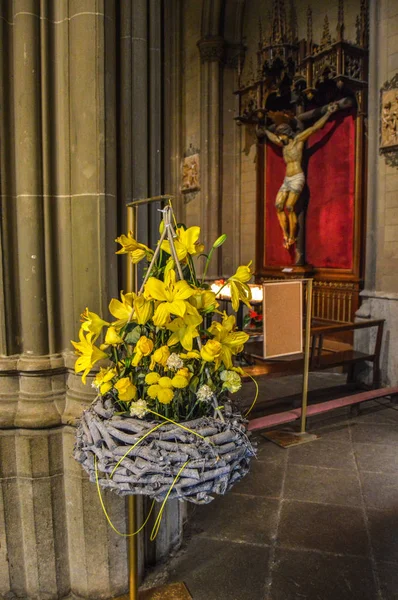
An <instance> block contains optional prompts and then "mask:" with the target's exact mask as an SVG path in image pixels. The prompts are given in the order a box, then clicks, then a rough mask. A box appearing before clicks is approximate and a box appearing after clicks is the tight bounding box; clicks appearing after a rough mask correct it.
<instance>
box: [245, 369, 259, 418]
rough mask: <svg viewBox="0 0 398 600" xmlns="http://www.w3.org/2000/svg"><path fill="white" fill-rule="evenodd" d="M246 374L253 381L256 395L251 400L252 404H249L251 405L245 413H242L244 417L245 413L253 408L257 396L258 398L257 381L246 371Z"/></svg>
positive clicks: (248, 412)
mask: <svg viewBox="0 0 398 600" xmlns="http://www.w3.org/2000/svg"><path fill="white" fill-rule="evenodd" d="M246 375H247V376H248V377H250V379H251V380H252V381H253V383H254V385H255V386H256V395H255V396H254V400H253V402H252V405H251V407H250V408H249V410H248V411H247V413H245V415H244V416H245V417H247V415H248V414H250V413H251V411H252V410H253V408H254V405H255V404H256V402H257V398H258V383H257V381H256V380H255V379H254V377H252V376H251V375H249V374H248V373H246Z"/></svg>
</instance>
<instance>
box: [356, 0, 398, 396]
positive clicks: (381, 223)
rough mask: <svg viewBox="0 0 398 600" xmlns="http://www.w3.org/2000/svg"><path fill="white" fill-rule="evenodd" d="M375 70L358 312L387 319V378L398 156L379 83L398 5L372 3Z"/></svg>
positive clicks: (396, 48) (396, 312) (397, 254)
mask: <svg viewBox="0 0 398 600" xmlns="http://www.w3.org/2000/svg"><path fill="white" fill-rule="evenodd" d="M369 21H370V71H369V119H368V143H369V156H368V207H367V232H366V272H365V289H364V291H363V292H362V293H361V295H362V298H363V304H362V306H361V308H360V309H359V311H358V313H357V316H358V317H362V318H369V317H371V318H374V319H376V318H385V319H386V328H385V333H384V339H383V346H382V363H381V365H382V378H383V383H385V384H387V385H396V384H397V382H398V375H397V374H398V358H397V357H398V340H397V335H396V331H397V327H398V278H397V275H396V273H397V269H398V159H396V161H395V165H394V164H393V163H392V162H391V161H389V160H386V158H385V156H383V155H381V154H380V153H379V132H380V113H381V107H380V88H381V87H382V86H383V85H384V83H385V82H386V81H388V80H391V79H392V78H393V77H394V76H396V75H397V73H398V4H397V3H396V2H395V1H394V0H380V1H376V0H371V2H370V19H369ZM365 331H366V330H364V332H358V335H356V347H357V348H358V349H360V350H363V351H364V352H367V351H368V350H369V349H370V348H371V347H373V345H374V341H375V340H374V335H373V333H366V332H365Z"/></svg>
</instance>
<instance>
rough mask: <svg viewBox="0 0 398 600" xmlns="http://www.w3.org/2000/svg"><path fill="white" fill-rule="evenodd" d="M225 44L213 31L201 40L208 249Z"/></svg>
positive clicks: (217, 183)
mask: <svg viewBox="0 0 398 600" xmlns="http://www.w3.org/2000/svg"><path fill="white" fill-rule="evenodd" d="M215 12H217V10H215ZM224 45H225V44H224V39H223V38H222V37H221V36H219V35H212V34H209V35H205V36H204V37H202V39H201V40H200V41H199V42H198V48H199V52H200V57H201V71H200V85H201V103H200V156H201V168H200V170H201V228H202V241H203V243H204V245H205V248H209V247H210V246H211V244H212V243H213V242H214V240H216V238H217V237H218V236H219V235H220V209H221V170H222V163H221V137H222V125H221V124H222V113H221V108H222V73H223V58H224ZM218 258H219V257H218V255H215V256H214V259H213V261H212V263H211V266H210V269H209V271H208V275H209V276H210V277H211V276H212V275H217V274H218V273H219V265H218V262H219V261H218Z"/></svg>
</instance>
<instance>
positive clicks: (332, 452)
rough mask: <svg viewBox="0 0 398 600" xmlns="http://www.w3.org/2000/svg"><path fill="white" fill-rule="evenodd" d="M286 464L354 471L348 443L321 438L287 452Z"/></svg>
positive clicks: (353, 462)
mask: <svg viewBox="0 0 398 600" xmlns="http://www.w3.org/2000/svg"><path fill="white" fill-rule="evenodd" d="M288 453H289V457H288V463H289V464H292V465H308V466H314V467H332V468H335V469H345V470H352V471H353V470H355V460H354V455H353V453H352V450H351V444H350V443H348V442H334V441H331V440H329V439H328V438H325V439H323V438H321V439H319V440H316V441H314V442H311V443H308V444H303V445H302V446H297V447H295V448H290V449H289V450H288Z"/></svg>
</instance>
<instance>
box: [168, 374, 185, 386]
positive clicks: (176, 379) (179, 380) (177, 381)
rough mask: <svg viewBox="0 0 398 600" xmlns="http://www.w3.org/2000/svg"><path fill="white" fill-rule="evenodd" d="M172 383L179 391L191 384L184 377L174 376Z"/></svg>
mask: <svg viewBox="0 0 398 600" xmlns="http://www.w3.org/2000/svg"><path fill="white" fill-rule="evenodd" d="M171 382H172V384H173V387H175V388H179V389H183V388H186V387H187V385H188V384H189V381H188V379H187V378H186V377H183V376H182V375H174V377H173V379H172V380H171Z"/></svg>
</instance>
